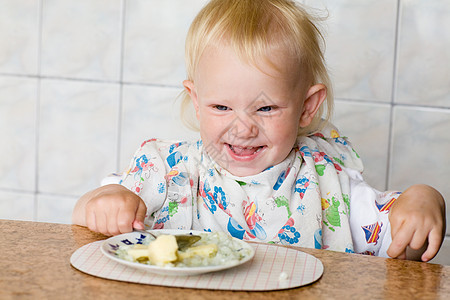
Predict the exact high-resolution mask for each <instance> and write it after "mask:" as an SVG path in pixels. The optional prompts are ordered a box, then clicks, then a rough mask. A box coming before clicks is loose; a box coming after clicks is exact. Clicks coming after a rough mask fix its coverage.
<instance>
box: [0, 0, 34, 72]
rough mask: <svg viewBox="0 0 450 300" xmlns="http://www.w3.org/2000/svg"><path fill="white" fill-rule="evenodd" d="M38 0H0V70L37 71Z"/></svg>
mask: <svg viewBox="0 0 450 300" xmlns="http://www.w3.org/2000/svg"><path fill="white" fill-rule="evenodd" d="M38 8H39V1H29V0H2V1H1V2H0V72H2V73H13V74H37V71H38V33H39V32H38V28H39V26H38V22H39V21H38V16H39V10H38Z"/></svg>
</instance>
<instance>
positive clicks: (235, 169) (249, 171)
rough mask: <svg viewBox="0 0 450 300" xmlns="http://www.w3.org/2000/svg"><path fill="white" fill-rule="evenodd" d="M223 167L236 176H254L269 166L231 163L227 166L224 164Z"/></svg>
mask: <svg viewBox="0 0 450 300" xmlns="http://www.w3.org/2000/svg"><path fill="white" fill-rule="evenodd" d="M222 167H223V168H224V169H225V170H227V172H228V173H230V174H231V175H233V176H236V177H248V176H254V175H257V174H259V173H261V172H262V171H264V170H266V169H267V168H261V167H258V166H250V167H244V166H233V165H229V166H227V167H225V166H222Z"/></svg>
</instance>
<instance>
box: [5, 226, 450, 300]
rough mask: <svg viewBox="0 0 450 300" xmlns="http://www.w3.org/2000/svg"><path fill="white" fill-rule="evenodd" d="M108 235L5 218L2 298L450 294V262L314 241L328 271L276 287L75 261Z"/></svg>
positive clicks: (421, 296)
mask: <svg viewBox="0 0 450 300" xmlns="http://www.w3.org/2000/svg"><path fill="white" fill-rule="evenodd" d="M105 238H106V237H105V236H103V235H101V234H97V233H93V232H91V231H89V230H88V229H86V228H84V227H80V226H76V225H65V224H53V223H39V222H24V221H11V220H0V299H126V298H129V299H135V298H137V297H145V298H149V297H150V298H152V299H158V298H160V297H166V298H169V299H183V300H189V299H196V300H201V299H215V300H218V299H227V300H232V299H274V298H276V299H277V300H281V299H297V298H300V297H301V298H302V299H321V298H323V299H391V298H392V299H406V298H412V299H450V266H442V265H437V264H430V263H422V262H413V261H401V260H394V259H384V258H380V257H371V256H364V255H357V254H348V253H339V252H334V251H326V250H315V249H307V248H298V249H299V250H301V251H304V252H306V253H309V254H312V255H314V256H315V257H317V258H319V259H320V260H321V261H322V263H323V265H324V274H323V276H322V278H321V279H319V281H317V282H315V283H313V284H311V285H308V286H303V287H299V288H295V289H289V290H281V291H269V292H234V291H213V290H197V289H186V288H174V287H162V286H154V285H142V284H135V283H127V282H120V281H113V280H107V279H102V278H97V277H94V276H90V275H87V274H84V273H82V272H80V271H78V270H76V269H75V268H73V267H72V266H71V265H70V262H69V260H70V256H71V255H72V253H73V252H74V251H75V250H77V249H78V248H80V247H81V246H83V245H85V244H88V243H91V242H94V241H98V240H102V239H105Z"/></svg>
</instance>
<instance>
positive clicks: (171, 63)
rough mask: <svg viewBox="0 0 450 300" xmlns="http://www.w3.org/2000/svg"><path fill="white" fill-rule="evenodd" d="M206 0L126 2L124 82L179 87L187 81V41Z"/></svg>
mask: <svg viewBox="0 0 450 300" xmlns="http://www.w3.org/2000/svg"><path fill="white" fill-rule="evenodd" d="M205 3H206V0H190V1H186V0H171V1H159V0H134V1H127V2H126V19H125V20H126V23H125V44H124V45H125V51H124V70H123V76H124V77H123V78H124V81H126V82H144V83H158V84H168V85H179V86H181V82H182V81H183V80H184V79H185V78H186V71H185V68H184V41H185V37H186V33H187V31H188V29H189V26H190V24H191V22H192V20H193V19H194V17H195V15H196V14H197V12H198V11H199V10H200V9H201V7H203V5H204V4H205Z"/></svg>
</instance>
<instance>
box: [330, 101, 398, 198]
mask: <svg viewBox="0 0 450 300" xmlns="http://www.w3.org/2000/svg"><path fill="white" fill-rule="evenodd" d="M389 116H390V108H389V106H388V105H381V104H368V103H355V102H346V101H336V105H335V116H334V124H335V125H336V126H337V127H338V129H339V130H340V132H341V135H344V136H347V137H348V138H349V139H350V142H351V143H352V145H353V147H354V149H355V150H356V152H357V153H358V154H359V155H360V157H361V159H362V160H363V163H364V173H363V175H364V179H365V180H366V181H367V182H368V183H369V184H370V185H371V186H373V187H374V188H376V189H378V190H385V189H386V176H387V162H388V152H389V148H388V147H389V146H388V144H389Z"/></svg>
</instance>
